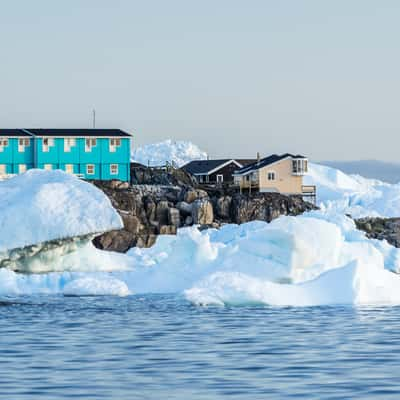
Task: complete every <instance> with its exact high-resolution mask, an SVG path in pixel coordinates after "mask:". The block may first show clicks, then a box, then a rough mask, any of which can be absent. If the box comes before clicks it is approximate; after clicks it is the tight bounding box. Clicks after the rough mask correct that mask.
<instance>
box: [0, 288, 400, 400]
mask: <svg viewBox="0 0 400 400" xmlns="http://www.w3.org/2000/svg"><path fill="white" fill-rule="evenodd" d="M4 300H5V301H4V302H3V303H2V304H1V305H2V307H0V313H1V317H0V338H1V339H0V340H1V342H0V343H1V352H0V398H1V399H7V400H14V399H41V400H43V399H52V400H54V399H96V400H97V399H118V400H123V399H130V400H132V399H185V400H188V399H223V398H229V399H358V398H360V399H399V398H400V379H399V378H400V308H399V307H391V308H390V307H388V308H385V307H382V308H380V307H363V308H355V307H338V306H335V307H313V308H272V307H264V306H256V305H254V306H243V307H224V308H223V307H208V308H201V307H195V306H192V305H191V304H190V303H188V302H187V301H186V300H185V299H184V298H183V297H181V296H173V295H165V296H163V295H146V296H129V297H125V298H117V297H83V298H82V297H81V298H78V297H62V296H58V297H55V296H53V297H45V296H41V297H29V298H17V299H14V300H13V299H4Z"/></svg>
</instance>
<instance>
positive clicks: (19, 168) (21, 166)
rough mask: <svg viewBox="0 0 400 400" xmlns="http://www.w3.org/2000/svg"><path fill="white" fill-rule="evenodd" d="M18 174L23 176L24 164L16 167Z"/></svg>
mask: <svg viewBox="0 0 400 400" xmlns="http://www.w3.org/2000/svg"><path fill="white" fill-rule="evenodd" d="M18 172H19V173H20V174H23V173H24V172H26V164H19V165H18Z"/></svg>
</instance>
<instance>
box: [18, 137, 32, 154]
mask: <svg viewBox="0 0 400 400" xmlns="http://www.w3.org/2000/svg"><path fill="white" fill-rule="evenodd" d="M30 145H31V142H30V140H29V139H26V138H19V139H18V153H24V152H25V148H26V147H29V146H30Z"/></svg>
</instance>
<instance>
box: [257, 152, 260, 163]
mask: <svg viewBox="0 0 400 400" xmlns="http://www.w3.org/2000/svg"><path fill="white" fill-rule="evenodd" d="M257 164H260V153H259V152H257Z"/></svg>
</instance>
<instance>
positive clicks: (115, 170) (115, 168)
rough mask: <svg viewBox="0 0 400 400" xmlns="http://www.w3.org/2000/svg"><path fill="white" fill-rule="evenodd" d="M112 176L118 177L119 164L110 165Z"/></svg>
mask: <svg viewBox="0 0 400 400" xmlns="http://www.w3.org/2000/svg"><path fill="white" fill-rule="evenodd" d="M110 174H111V175H118V164H111V165H110Z"/></svg>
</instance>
